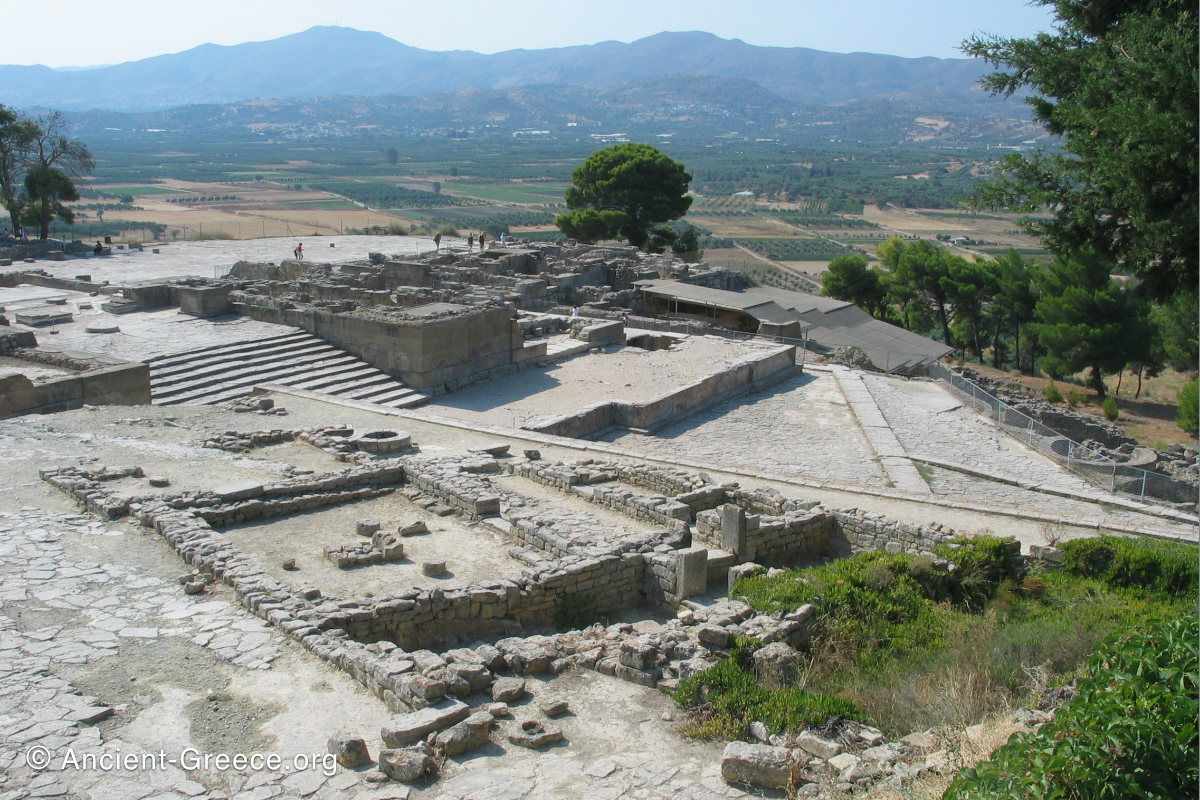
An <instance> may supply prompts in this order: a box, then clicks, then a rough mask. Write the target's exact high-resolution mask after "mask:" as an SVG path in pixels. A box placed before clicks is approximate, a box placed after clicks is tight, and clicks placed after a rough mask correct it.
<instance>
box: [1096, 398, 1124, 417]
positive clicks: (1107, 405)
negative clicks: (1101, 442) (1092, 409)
mask: <svg viewBox="0 0 1200 800" xmlns="http://www.w3.org/2000/svg"><path fill="white" fill-rule="evenodd" d="M1100 408H1101V409H1103V410H1104V416H1105V417H1106V418H1107V419H1108V421H1109V422H1115V421H1116V419H1117V417H1119V416H1120V415H1121V412H1120V411H1119V410H1118V409H1117V398H1115V397H1106V398H1104V402H1103V403H1101V404H1100Z"/></svg>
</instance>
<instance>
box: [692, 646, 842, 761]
mask: <svg viewBox="0 0 1200 800" xmlns="http://www.w3.org/2000/svg"><path fill="white" fill-rule="evenodd" d="M761 644H762V643H761V642H759V641H758V640H756V639H752V638H750V637H745V636H739V637H737V641H736V642H735V644H734V647H733V649H732V650H731V651H730V654H729V656H728V657H726V658H724V659H722V660H721V661H719V662H718V663H717V665H716V666H714V667H712V668H710V669H707V670H705V671H704V672H701V673H700V674H698V675H694V676H692V677H691V678H688V679H686V680H684V681H682V682H680V684H679V688H678V689H677V690H676V692H675V702H676V703H678V704H679V705H680V706H681V707H683V708H688V709H691V710H692V712H693V713H692V716H691V720H690V722H689V723H688V724H687V725H685V726H684V732H685V733H686V734H688V735H690V736H694V737H696V738H700V739H737V738H747V737H748V736H749V730H750V723H752V722H755V721H758V722H762V723H763V724H764V725H766V727H767V730H768V731H770V732H771V733H783V732H786V731H799V730H803V729H804V728H806V727H810V726H814V725H819V724H822V723H825V722H826V721H828V720H831V719H832V720H837V719H842V718H848V719H855V718H858V717H860V716H861V714H860V713H859V711H858V709H857V708H856V707H855V705H854V703H853V702H851V701H849V700H843V699H841V698H837V697H832V696H830V695H827V694H821V693H814V692H808V691H806V690H805V689H803V688H801V687H799V686H794V687H789V688H786V689H767V688H765V687H763V686H760V685H759V683H758V679H757V678H756V677H755V675H754V670H753V668H752V667H751V666H750V663H749V662H750V656H751V654H752V653H753V652H754V650H756V649H757V648H758V647H760V646H761Z"/></svg>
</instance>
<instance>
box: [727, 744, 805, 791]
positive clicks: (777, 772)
mask: <svg viewBox="0 0 1200 800" xmlns="http://www.w3.org/2000/svg"><path fill="white" fill-rule="evenodd" d="M792 763H793V761H792V754H791V751H789V750H788V749H787V748H786V747H772V746H771V745H766V744H750V743H749V742H730V743H729V744H727V745H726V746H725V752H724V754H723V755H722V756H721V777H722V778H724V780H725V782H726V783H743V784H749V785H751V786H761V787H763V788H765V789H783V788H786V787H787V785H788V781H789V780H790V779H791V775H792Z"/></svg>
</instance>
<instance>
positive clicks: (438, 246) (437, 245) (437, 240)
mask: <svg viewBox="0 0 1200 800" xmlns="http://www.w3.org/2000/svg"><path fill="white" fill-rule="evenodd" d="M433 249H434V251H435V252H438V253H440V252H442V235H441V234H440V233H435V234H434V235H433Z"/></svg>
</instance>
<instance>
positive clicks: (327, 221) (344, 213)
mask: <svg viewBox="0 0 1200 800" xmlns="http://www.w3.org/2000/svg"><path fill="white" fill-rule="evenodd" d="M156 186H158V187H164V188H169V189H176V190H178V191H179V192H182V193H183V194H176V195H162V194H150V195H138V194H137V190H136V188H135V189H132V191H131V193H132V194H133V197H134V205H135V206H138V207H140V209H141V210H138V211H116V210H113V211H106V212H105V214H104V217H105V219H106V220H114V221H116V220H124V221H139V222H155V223H158V224H161V225H165V226H166V227H167V232H166V238H167V239H168V240H172V239H178V240H184V239H192V238H196V236H197V235H198V234H201V233H203V234H204V235H213V234H216V235H219V236H221V237H228V238H233V239H258V238H262V237H267V236H310V235H314V234H321V235H331V234H340V233H344V232H345V231H347V230H348V229H352V228H357V229H362V228H368V227H371V226H377V225H382V226H387V225H389V224H391V223H399V224H402V225H404V226H405V227H408V226H410V225H411V224H412V222H411V220H408V219H405V218H404V217H401V216H399V215H396V214H388V213H384V212H382V211H373V210H367V209H362V208H336V209H322V208H312V207H308V206H306V205H305V204H306V203H314V202H316V203H320V202H338V201H339V200H341V198H339V197H337V196H336V195H332V194H329V193H328V192H321V191H314V190H309V189H305V190H303V191H292V190H289V189H288V188H287V187H285V186H283V185H280V184H274V183H270V182H266V181H263V182H257V181H255V182H248V183H236V184H228V183H198V182H194V181H180V180H167V181H164V182H163V183H161V184H156ZM99 188H101V189H103V187H99ZM187 195H191V196H194V197H212V196H224V195H236V196H237V197H238V199H237V200H235V201H221V202H216V203H195V204H182V203H168V202H167V197H175V198H178V197H183V196H187ZM127 238H129V239H131V240H140V239H141V237H138V236H135V235H132V234H131V235H130V236H128V237H127Z"/></svg>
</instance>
